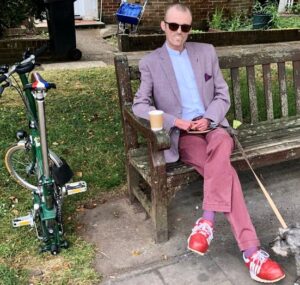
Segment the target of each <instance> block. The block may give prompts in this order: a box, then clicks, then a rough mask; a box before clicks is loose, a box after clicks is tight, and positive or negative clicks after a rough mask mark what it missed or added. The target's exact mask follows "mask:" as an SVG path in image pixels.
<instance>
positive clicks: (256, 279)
mask: <svg viewBox="0 0 300 285" xmlns="http://www.w3.org/2000/svg"><path fill="white" fill-rule="evenodd" d="M250 276H251V274H250ZM284 277H285V274H284V275H283V276H281V277H279V278H277V279H275V280H265V279H261V278H259V277H257V276H251V278H252V279H253V280H255V281H258V282H262V283H274V282H278V281H280V280H282V279H283V278H284Z"/></svg>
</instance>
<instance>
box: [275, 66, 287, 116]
mask: <svg viewBox="0 0 300 285" xmlns="http://www.w3.org/2000/svg"><path fill="white" fill-rule="evenodd" d="M277 68H278V82H279V95H280V105H281V116H282V117H287V116H288V95H287V91H286V90H287V88H286V69H285V63H284V62H278V63H277Z"/></svg>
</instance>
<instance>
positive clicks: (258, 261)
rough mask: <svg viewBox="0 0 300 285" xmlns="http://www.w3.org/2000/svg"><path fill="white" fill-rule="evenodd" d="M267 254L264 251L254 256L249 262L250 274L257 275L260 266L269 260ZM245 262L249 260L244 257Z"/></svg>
mask: <svg viewBox="0 0 300 285" xmlns="http://www.w3.org/2000/svg"><path fill="white" fill-rule="evenodd" d="M269 256H270V255H269V254H268V253H267V252H265V251H264V250H262V249H260V250H258V251H257V252H256V253H255V254H254V255H253V258H252V260H251V262H250V266H249V270H250V273H252V274H254V275H257V274H259V272H260V269H261V267H262V265H263V264H264V263H265V262H266V261H267V259H268V258H269ZM244 260H245V262H249V259H248V258H246V257H245V256H244Z"/></svg>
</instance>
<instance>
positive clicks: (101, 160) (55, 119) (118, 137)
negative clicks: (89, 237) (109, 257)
mask: <svg viewBox="0 0 300 285" xmlns="http://www.w3.org/2000/svg"><path fill="white" fill-rule="evenodd" d="M40 73H41V74H42V76H43V77H44V78H45V79H47V80H48V81H50V82H55V83H56V84H57V89H56V90H51V91H50V92H49V94H48V96H47V98H46V113H47V128H48V132H49V134H48V142H49V147H50V148H51V149H52V150H53V151H54V152H55V153H57V154H58V155H60V156H62V157H63V158H65V159H66V160H67V161H68V163H69V165H70V166H71V168H72V169H73V171H74V173H75V176H76V177H75V180H81V179H82V180H85V181H86V182H87V184H88V192H87V193H83V194H78V195H75V196H70V197H66V199H65V200H64V201H65V204H64V220H65V233H66V238H67V240H68V241H69V242H70V243H71V246H70V248H69V249H68V250H63V251H62V252H61V253H60V254H59V255H58V256H51V254H49V253H44V254H39V253H38V249H39V242H38V240H37V239H36V236H35V230H34V229H31V228H30V227H23V228H17V229H13V228H12V227H11V220H12V219H13V218H14V217H17V216H23V215H27V213H28V211H29V210H30V209H31V193H30V191H28V190H25V189H23V188H22V187H21V186H19V185H17V184H16V183H15V182H14V181H13V180H12V179H11V178H10V177H9V175H8V173H7V171H6V168H5V166H4V161H3V158H4V155H5V150H6V148H8V146H9V145H10V144H11V143H13V142H14V141H15V132H16V130H18V129H24V130H27V125H28V123H27V121H26V118H25V113H24V109H23V105H22V102H21V99H20V98H19V96H18V95H17V93H15V92H12V91H11V90H9V89H6V90H5V92H4V94H3V96H2V98H0V102H1V103H0V130H1V140H0V149H1V161H0V191H1V192H0V227H1V235H0V284H1V285H10V284H11V285H17V284H20V285H24V284H47V285H48V284H55V285H58V284H70V285H71V284H72V285H76V284H93V283H95V282H97V281H98V280H100V279H101V276H98V275H97V274H96V272H95V271H94V270H93V268H92V266H91V262H92V260H93V258H94V254H95V249H94V248H93V246H92V245H90V244H87V243H86V242H85V241H83V240H82V239H81V238H80V237H79V235H78V234H77V233H76V231H77V229H78V228H80V225H79V224H78V223H77V222H76V218H77V214H78V213H80V212H81V211H84V210H85V208H84V205H87V204H89V203H96V204H97V203H98V202H99V201H100V202H101V199H103V196H105V195H106V193H108V192H109V193H111V192H114V190H115V189H116V190H117V189H118V188H120V187H121V186H122V184H123V183H124V176H125V174H124V167H123V156H124V155H123V153H124V151H123V140H122V132H121V120H120V113H119V105H118V104H119V103H118V97H117V89H116V84H115V75H114V68H113V67H108V68H102V69H100V68H94V69H84V70H76V71H70V70H68V71H48V72H45V71H43V72H40ZM115 192H116V191H115ZM109 195H111V194H109Z"/></svg>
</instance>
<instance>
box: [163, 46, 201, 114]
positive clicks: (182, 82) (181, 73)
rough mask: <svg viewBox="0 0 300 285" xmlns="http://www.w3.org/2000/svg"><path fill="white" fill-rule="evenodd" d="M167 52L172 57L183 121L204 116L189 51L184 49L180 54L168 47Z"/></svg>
mask: <svg viewBox="0 0 300 285" xmlns="http://www.w3.org/2000/svg"><path fill="white" fill-rule="evenodd" d="M167 50H168V53H169V55H170V57H171V61H172V65H173V69H174V71H175V76H176V79H177V84H178V88H179V92H180V97H181V105H182V119H185V120H192V119H193V118H196V117H198V116H203V114H204V113H205V108H204V105H203V102H202V100H201V97H200V94H199V90H198V87H197V83H196V78H195V74H194V71H193V68H192V65H191V62H190V59H189V56H188V53H187V50H186V49H184V50H183V51H182V52H179V51H177V50H173V49H171V48H169V47H168V45H167Z"/></svg>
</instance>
